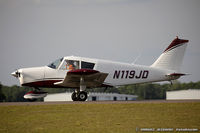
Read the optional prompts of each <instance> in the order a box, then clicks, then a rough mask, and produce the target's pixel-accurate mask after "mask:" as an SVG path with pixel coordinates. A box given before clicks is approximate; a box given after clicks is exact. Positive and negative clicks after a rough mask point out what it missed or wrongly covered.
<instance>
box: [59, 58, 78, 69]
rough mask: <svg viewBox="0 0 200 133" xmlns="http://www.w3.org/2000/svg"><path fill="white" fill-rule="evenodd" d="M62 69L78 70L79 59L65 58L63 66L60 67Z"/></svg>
mask: <svg viewBox="0 0 200 133" xmlns="http://www.w3.org/2000/svg"><path fill="white" fill-rule="evenodd" d="M60 69H62V70H76V69H79V61H76V60H65V61H63V64H62V66H61V67H60Z"/></svg>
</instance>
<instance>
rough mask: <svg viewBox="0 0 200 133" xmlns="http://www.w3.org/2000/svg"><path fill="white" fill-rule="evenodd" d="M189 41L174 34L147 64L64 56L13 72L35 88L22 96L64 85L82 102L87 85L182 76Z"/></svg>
mask: <svg viewBox="0 0 200 133" xmlns="http://www.w3.org/2000/svg"><path fill="white" fill-rule="evenodd" d="M188 42H189V40H183V39H179V38H178V37H176V38H175V39H174V40H173V41H172V42H171V44H170V45H169V46H168V47H167V48H166V49H165V50H164V52H163V53H162V54H161V55H160V57H159V58H158V59H157V60H156V61H155V62H154V63H153V64H152V65H150V66H143V65H136V64H128V63H120V62H114V61H108V60H100V59H92V58H84V57H77V56H66V57H63V58H60V59H58V60H56V61H54V62H52V63H51V64H49V65H47V66H43V67H33V68H22V69H18V70H16V71H15V72H13V73H12V75H13V76H15V77H17V78H18V79H19V81H20V84H21V85H22V86H29V87H33V88H34V89H33V91H30V92H28V93H26V94H25V95H24V98H25V99H29V100H33V99H37V98H42V97H45V96H46V95H47V92H42V91H41V90H40V89H39V88H40V87H51V88H53V87H58V88H60V87H66V88H74V92H73V93H72V96H71V97H72V100H73V101H85V100H86V99H87V96H88V95H87V92H86V91H85V89H86V88H93V87H113V86H121V85H129V84H137V83H147V82H159V81H171V80H175V79H178V78H180V77H181V76H184V75H185V74H184V73H180V66H181V64H182V61H183V56H184V53H185V48H186V44H187V43H188Z"/></svg>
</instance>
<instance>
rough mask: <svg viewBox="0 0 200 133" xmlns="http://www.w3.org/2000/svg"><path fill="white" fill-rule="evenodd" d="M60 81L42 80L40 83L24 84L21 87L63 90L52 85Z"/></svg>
mask: <svg viewBox="0 0 200 133" xmlns="http://www.w3.org/2000/svg"><path fill="white" fill-rule="evenodd" d="M60 81H62V80H42V81H35V82H30V83H25V84H22V86H29V87H48V88H63V87H62V86H58V85H54V83H56V82H60Z"/></svg>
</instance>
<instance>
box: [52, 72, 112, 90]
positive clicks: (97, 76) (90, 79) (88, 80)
mask: <svg viewBox="0 0 200 133" xmlns="http://www.w3.org/2000/svg"><path fill="white" fill-rule="evenodd" d="M107 76H108V73H101V72H99V71H96V70H91V69H77V70H72V71H69V72H67V74H66V76H65V79H64V80H63V81H60V82H56V83H54V85H59V86H64V87H72V88H77V87H80V85H81V84H82V82H81V79H84V85H85V86H87V87H99V86H102V84H103V82H104V80H105V79H106V77H107Z"/></svg>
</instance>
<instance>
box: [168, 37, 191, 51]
mask: <svg viewBox="0 0 200 133" xmlns="http://www.w3.org/2000/svg"><path fill="white" fill-rule="evenodd" d="M187 42H189V40H183V39H179V38H178V37H177V38H176V39H175V40H173V41H172V43H171V44H170V45H169V46H168V47H167V48H166V49H165V51H164V52H166V51H169V50H171V49H174V48H175V47H178V46H180V45H183V44H184V43H187Z"/></svg>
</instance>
